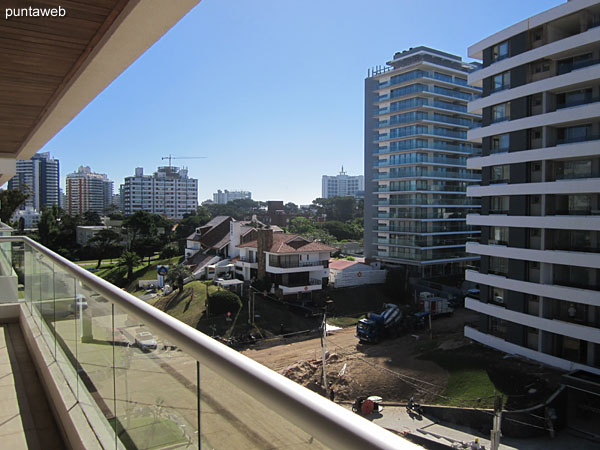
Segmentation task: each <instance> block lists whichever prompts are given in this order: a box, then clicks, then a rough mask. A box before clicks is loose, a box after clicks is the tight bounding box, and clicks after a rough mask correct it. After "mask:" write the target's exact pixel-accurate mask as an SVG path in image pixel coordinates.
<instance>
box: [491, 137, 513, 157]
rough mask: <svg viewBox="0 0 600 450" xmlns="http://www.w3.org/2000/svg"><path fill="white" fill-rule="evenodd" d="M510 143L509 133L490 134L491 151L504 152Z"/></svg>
mask: <svg viewBox="0 0 600 450" xmlns="http://www.w3.org/2000/svg"><path fill="white" fill-rule="evenodd" d="M509 145H510V135H509V134H508V133H506V134H499V135H497V136H492V138H491V148H490V151H491V153H504V152H507V151H508V148H509Z"/></svg>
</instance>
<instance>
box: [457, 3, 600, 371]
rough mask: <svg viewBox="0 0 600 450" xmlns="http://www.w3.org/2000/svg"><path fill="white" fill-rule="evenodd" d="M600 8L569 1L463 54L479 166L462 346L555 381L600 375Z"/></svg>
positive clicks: (471, 191)
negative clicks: (473, 62)
mask: <svg viewBox="0 0 600 450" xmlns="http://www.w3.org/2000/svg"><path fill="white" fill-rule="evenodd" d="M599 19H600V3H599V2H597V1H585V0H577V1H576V0H573V1H569V2H565V3H564V4H562V5H560V6H557V7H555V8H553V9H550V10H548V11H545V12H543V13H541V14H538V15H536V16H533V17H531V18H529V19H527V20H524V21H522V22H519V23H517V24H515V25H513V26H511V27H509V28H507V29H505V30H503V31H500V32H498V33H496V34H494V35H492V36H489V37H487V38H486V39H484V40H482V41H480V42H478V43H477V44H475V45H473V46H472V47H470V48H469V56H471V57H473V58H477V59H481V60H482V61H483V68H482V69H481V70H477V71H475V72H472V73H471V74H469V83H471V84H477V85H480V86H482V87H483V96H482V98H480V99H476V100H474V101H472V102H471V103H469V112H470V113H476V114H479V113H482V114H483V126H482V127H481V128H479V129H475V130H471V131H470V132H469V139H473V140H478V141H480V142H482V156H481V157H477V158H472V159H469V161H468V167H469V168H470V169H480V170H481V171H482V182H481V185H480V186H470V187H469V188H468V189H467V194H468V195H469V197H480V198H481V199H482V208H481V212H480V214H471V215H469V216H468V217H467V223H468V224H469V225H470V226H481V228H482V233H481V240H480V242H479V243H469V244H467V251H468V252H470V253H473V254H476V255H480V256H481V267H480V269H479V271H475V270H467V272H466V278H467V280H470V281H472V282H474V283H477V284H478V285H479V288H480V292H479V298H467V299H466V306H467V307H468V308H470V309H472V310H474V311H477V312H479V313H480V321H479V324H478V327H466V328H465V335H466V336H467V337H469V338H471V339H474V340H476V341H479V342H481V343H484V344H487V345H489V346H492V347H495V348H497V349H500V350H503V351H506V352H510V353H515V354H520V355H523V356H526V357H528V358H531V359H534V360H538V361H541V362H543V363H546V364H549V365H552V366H555V367H559V368H562V369H565V370H574V369H582V370H585V371H588V372H594V373H597V374H600V140H598V139H600V101H599V99H600V64H599V63H598V61H600V27H598V24H599V23H600V22H599Z"/></svg>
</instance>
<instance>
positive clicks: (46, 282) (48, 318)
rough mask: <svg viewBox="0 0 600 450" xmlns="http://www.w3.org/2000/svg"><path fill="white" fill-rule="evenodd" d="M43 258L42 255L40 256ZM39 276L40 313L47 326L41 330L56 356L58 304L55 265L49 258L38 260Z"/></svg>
mask: <svg viewBox="0 0 600 450" xmlns="http://www.w3.org/2000/svg"><path fill="white" fill-rule="evenodd" d="M40 256H41V255H40ZM38 268H39V271H38V276H39V289H40V293H39V298H40V303H39V311H40V314H41V319H42V320H43V322H44V324H45V326H43V327H42V328H41V331H42V337H43V338H44V340H45V341H46V344H47V345H48V348H49V349H50V351H51V352H52V353H53V355H52V356H55V354H56V345H55V344H56V342H55V336H54V322H55V321H56V302H55V296H54V264H53V263H52V261H50V259H49V258H47V257H45V256H42V257H41V258H38Z"/></svg>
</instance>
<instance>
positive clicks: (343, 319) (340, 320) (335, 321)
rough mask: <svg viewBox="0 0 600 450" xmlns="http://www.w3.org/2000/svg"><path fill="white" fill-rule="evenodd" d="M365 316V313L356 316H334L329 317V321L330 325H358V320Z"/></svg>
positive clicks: (342, 326)
mask: <svg viewBox="0 0 600 450" xmlns="http://www.w3.org/2000/svg"><path fill="white" fill-rule="evenodd" d="M364 317H365V315H364V314H361V315H359V316H355V317H352V316H339V317H332V318H328V319H327V323H329V324H330V325H335V326H336V327H341V328H348V327H354V326H356V324H357V323H358V321H359V320H360V319H363V318H364Z"/></svg>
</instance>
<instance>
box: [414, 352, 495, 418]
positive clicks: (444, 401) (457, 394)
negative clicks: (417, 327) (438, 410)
mask: <svg viewBox="0 0 600 450" xmlns="http://www.w3.org/2000/svg"><path fill="white" fill-rule="evenodd" d="M473 350H474V349H473V348H470V349H469V350H463V349H457V350H433V351H428V352H426V353H424V354H423V355H421V358H422V359H428V360H431V361H433V362H435V363H436V364H438V365H439V366H441V367H443V368H444V369H446V370H447V371H448V373H449V375H450V377H449V379H448V385H447V386H446V389H445V390H444V392H442V395H443V396H444V397H448V398H443V397H440V398H438V404H440V405H449V406H463V407H478V408H491V407H493V404H494V399H493V396H494V392H498V389H497V388H496V387H495V386H494V384H493V383H492V381H491V380H490V377H489V376H488V372H487V361H486V360H485V358H479V357H478V355H477V354H474V353H476V350H475V351H473ZM478 398H480V399H481V401H477V399H478Z"/></svg>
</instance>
